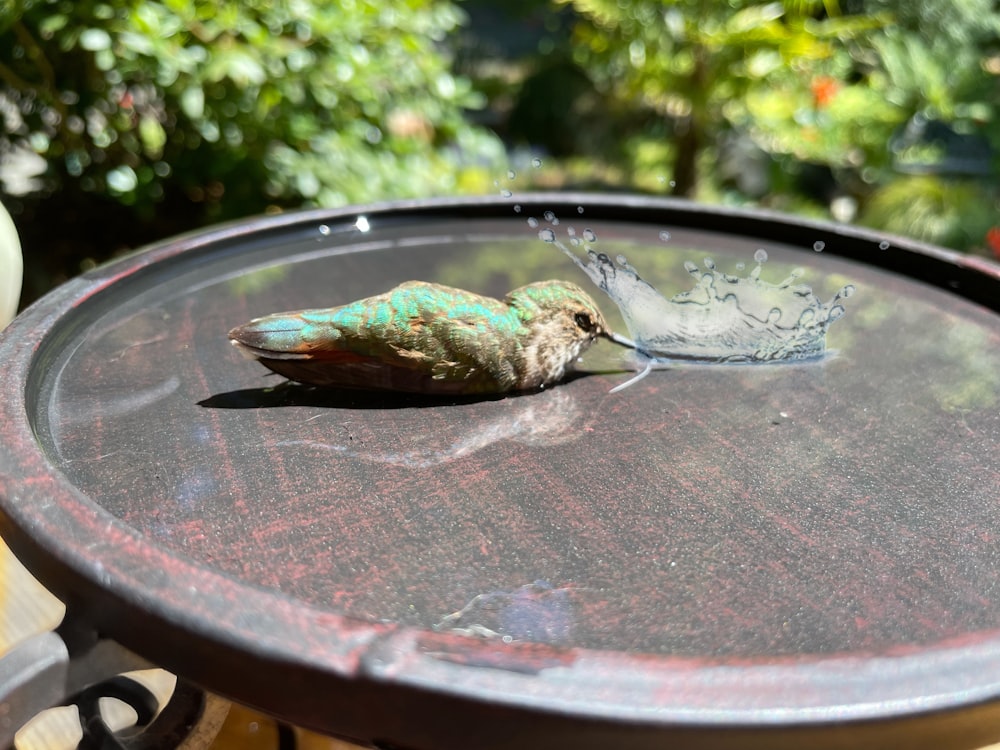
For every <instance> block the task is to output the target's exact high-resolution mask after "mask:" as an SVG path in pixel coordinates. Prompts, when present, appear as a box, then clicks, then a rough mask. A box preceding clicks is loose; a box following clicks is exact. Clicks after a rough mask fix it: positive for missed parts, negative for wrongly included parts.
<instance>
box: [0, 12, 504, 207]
mask: <svg viewBox="0 0 1000 750" xmlns="http://www.w3.org/2000/svg"><path fill="white" fill-rule="evenodd" d="M2 17H3V18H4V25H5V27H6V30H5V31H4V32H3V36H2V37H0V39H2V42H0V76H2V78H3V80H4V82H5V84H6V86H5V88H4V93H5V95H6V96H7V97H9V98H11V99H12V101H13V102H14V103H15V104H16V105H17V114H16V115H14V116H13V118H11V117H8V127H7V129H6V136H5V138H6V144H5V145H8V147H9V146H27V147H30V148H32V149H33V150H34V151H35V152H37V153H39V154H41V155H43V156H45V157H46V159H47V162H48V172H47V174H46V182H47V185H48V187H49V189H50V190H56V189H60V188H62V187H63V186H64V185H65V183H66V182H68V181H70V180H79V181H80V184H81V186H82V188H83V189H84V190H89V191H95V192H101V193H104V192H106V193H108V194H110V195H112V196H114V197H115V198H117V199H118V200H120V201H122V202H124V203H129V204H137V205H151V204H153V203H156V202H158V201H159V200H161V199H162V198H163V197H164V193H165V191H166V190H169V189H180V190H182V191H184V193H185V194H186V195H187V196H188V197H189V198H191V199H193V200H195V201H197V202H204V203H205V204H207V206H208V207H209V209H210V213H213V214H218V215H241V214H245V213H247V212H248V211H253V210H255V209H256V210H262V209H263V208H264V207H265V205H266V204H267V202H268V201H279V202H282V203H286V204H297V203H301V202H302V201H304V200H305V201H316V202H320V203H323V204H326V205H330V204H343V203H347V202H353V201H365V200H372V199H375V198H379V197H384V196H385V195H387V194H389V195H420V194H424V193H427V192H441V191H450V190H454V189H455V187H456V186H457V185H458V184H459V183H460V181H461V179H462V173H463V167H464V166H466V165H468V164H470V163H471V164H475V163H476V160H477V159H479V158H480V157H481V155H482V154H483V153H484V152H485V153H489V152H490V151H491V150H492V154H493V155H494V156H496V154H497V149H496V144H495V143H491V142H490V141H489V138H488V136H487V135H486V134H484V133H483V132H480V131H476V130H475V129H473V128H471V127H469V126H468V125H467V124H466V122H465V120H464V119H463V117H462V109H463V108H465V107H474V106H476V105H477V98H476V95H475V93H474V92H473V91H472V90H471V88H470V85H469V83H468V81H466V80H463V79H461V78H456V77H455V76H453V75H452V74H451V72H450V70H449V66H448V59H447V57H446V55H445V54H444V53H443V52H442V49H441V47H440V43H441V42H442V41H443V40H444V39H445V38H446V35H447V34H448V33H449V32H450V31H451V30H452V29H454V28H455V26H456V25H457V24H458V23H459V22H460V20H461V15H460V12H459V11H458V10H457V8H456V7H455V6H454V5H452V4H449V3H445V2H433V1H432V0H411V1H410V2H406V3H384V2H376V1H374V0H351V1H350V2H340V3H326V2H313V1H311V0H277V1H275V2H272V1H271V0H238V1H237V0H224V1H223V2H206V1H205V0H126V1H125V2H114V3H110V2H95V1H94V0H83V1H82V2H77V1H75V0H19V2H18V3H17V4H16V5H14V6H12V7H11V8H8V9H7V10H6V11H5V13H4V14H3V16H2ZM18 116H19V118H18ZM11 119H14V120H15V123H14V127H11V123H10V120H11ZM17 119H20V122H16V120H17Z"/></svg>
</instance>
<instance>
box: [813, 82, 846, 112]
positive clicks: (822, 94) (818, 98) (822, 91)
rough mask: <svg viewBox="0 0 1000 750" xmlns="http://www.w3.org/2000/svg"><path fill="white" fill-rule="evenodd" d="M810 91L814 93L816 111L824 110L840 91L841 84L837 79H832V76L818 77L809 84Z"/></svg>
mask: <svg viewBox="0 0 1000 750" xmlns="http://www.w3.org/2000/svg"><path fill="white" fill-rule="evenodd" d="M809 90H810V91H812V95H813V105H814V106H815V107H816V109H822V108H823V107H825V106H827V105H828V104H829V103H830V102H831V101H832V100H833V97H835V96H836V95H837V92H838V91H840V82H839V81H838V80H837V79H835V78H830V76H817V77H816V78H813V80H812V82H811V83H810V84H809Z"/></svg>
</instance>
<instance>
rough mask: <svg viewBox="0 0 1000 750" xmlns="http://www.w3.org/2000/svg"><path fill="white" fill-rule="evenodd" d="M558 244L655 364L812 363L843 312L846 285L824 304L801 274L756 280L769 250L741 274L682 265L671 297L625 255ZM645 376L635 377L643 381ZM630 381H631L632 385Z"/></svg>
mask: <svg viewBox="0 0 1000 750" xmlns="http://www.w3.org/2000/svg"><path fill="white" fill-rule="evenodd" d="M543 239H545V241H546V242H550V243H552V244H555V245H556V246H557V247H559V248H560V249H561V250H562V251H563V252H564V253H565V254H566V255H568V256H569V257H570V258H572V259H573V262H574V263H575V264H576V265H577V266H579V267H580V268H581V269H582V270H583V271H584V273H586V274H587V276H589V277H590V279H591V280H592V281H593V282H594V283H595V284H597V286H599V287H600V288H601V289H602V290H603V291H604V292H605V293H606V294H607V295H608V296H609V297H611V299H612V300H613V301H614V302H615V304H616V305H618V307H619V309H620V310H621V313H622V317H623V318H624V319H625V325H626V326H627V327H628V330H629V333H630V334H631V336H632V338H633V339H634V340H635V342H636V343H637V344H638V346H639V348H640V350H641V351H643V352H644V353H646V354H648V355H649V357H651V358H652V359H653V360H654V361H657V362H672V361H677V360H688V361H697V362H779V361H795V360H803V359H810V358H816V357H820V356H822V355H823V354H824V353H825V351H826V333H827V330H828V329H829V327H830V325H831V324H832V323H833V322H834V321H836V320H837V319H838V318H840V317H841V316H842V315H843V314H844V307H843V305H842V304H841V302H842V300H844V299H846V298H847V297H850V296H851V294H852V293H853V292H854V287H853V286H851V285H848V286H845V287H844V288H842V289H841V290H840V291H839V292H837V294H836V295H834V297H833V298H832V299H831V300H830V301H829V302H824V301H822V300H821V299H819V297H817V296H816V295H815V294H814V293H813V291H812V289H810V288H809V287H808V286H807V285H805V284H802V283H800V277H801V276H802V273H803V271H802V269H796V270H794V271H793V272H792V273H791V274H790V275H789V276H788V277H787V278H785V279H783V280H781V281H779V282H777V283H772V282H770V281H765V280H764V279H762V278H761V272H762V269H763V266H764V263H765V262H766V261H767V251H765V250H764V249H763V248H760V249H758V250H757V251H756V253H754V260H755V261H756V265H755V266H753V267H752V268H751V269H750V270H749V271H748V272H747V273H746V274H745V275H734V274H730V273H726V272H724V271H722V270H720V269H719V268H718V267H717V266H716V264H715V261H714V260H712V259H711V258H705V259H704V260H703V261H702V267H699V266H698V265H696V264H695V263H693V262H691V261H688V262H686V263H685V264H684V268H685V269H686V270H687V272H688V273H689V274H690V275H691V276H692V277H693V278H694V279H695V285H694V286H693V287H692V288H691V289H690V290H688V291H686V292H681V293H679V294H675V295H674V296H673V297H670V298H669V299H668V298H666V297H664V296H663V295H662V294H661V293H660V292H659V291H657V290H656V289H655V288H654V287H653V286H652V285H650V284H649V283H648V282H646V281H645V280H643V279H642V277H641V276H639V273H638V271H636V269H635V268H633V267H632V266H631V265H630V264H629V262H628V260H627V258H625V256H624V255H618V256H617V257H616V258H614V259H612V258H610V257H609V256H608V255H606V254H604V253H598V252H596V251H594V250H593V249H592V248H590V247H587V246H585V250H586V260H582V259H581V258H580V257H579V256H578V255H577V253H575V252H573V251H572V250H571V249H570V248H568V247H566V245H564V244H563V243H562V242H561V241H559V240H558V239H557V238H555V237H554V236H552V235H548V234H547V235H546V236H545V237H544V238H543ZM646 372H648V367H647V370H646V371H644V372H643V373H641V375H640V376H639V377H642V376H644V375H645V374H646ZM630 382H631V381H630Z"/></svg>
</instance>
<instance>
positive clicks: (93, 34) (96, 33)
mask: <svg viewBox="0 0 1000 750" xmlns="http://www.w3.org/2000/svg"><path fill="white" fill-rule="evenodd" d="M80 46H81V47H83V49H85V50H88V51H90V52H99V51H101V50H106V49H110V48H111V35H110V34H109V33H108V32H106V31H105V30H104V29H85V30H84V31H83V32H82V33H81V34H80Z"/></svg>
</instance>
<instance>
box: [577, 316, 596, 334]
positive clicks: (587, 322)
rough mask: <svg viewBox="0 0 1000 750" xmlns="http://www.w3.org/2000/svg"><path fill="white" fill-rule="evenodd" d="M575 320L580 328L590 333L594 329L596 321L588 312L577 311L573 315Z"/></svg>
mask: <svg viewBox="0 0 1000 750" xmlns="http://www.w3.org/2000/svg"><path fill="white" fill-rule="evenodd" d="M573 321H574V322H575V323H576V324H577V326H579V327H580V330H582V331H585V332H586V333H590V332H591V331H592V330H593V329H594V321H593V320H591V318H590V316H589V315H587V313H577V314H576V315H574V316H573Z"/></svg>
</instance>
